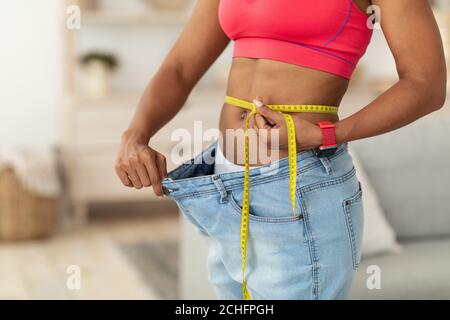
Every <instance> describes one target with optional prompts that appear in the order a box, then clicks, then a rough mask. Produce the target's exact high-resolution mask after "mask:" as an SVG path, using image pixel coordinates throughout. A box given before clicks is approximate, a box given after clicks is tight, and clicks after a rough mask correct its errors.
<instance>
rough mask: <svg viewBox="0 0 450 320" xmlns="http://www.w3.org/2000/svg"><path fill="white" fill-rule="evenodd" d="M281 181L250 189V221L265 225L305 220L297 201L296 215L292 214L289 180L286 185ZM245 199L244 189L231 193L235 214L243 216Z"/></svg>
mask: <svg viewBox="0 0 450 320" xmlns="http://www.w3.org/2000/svg"><path fill="white" fill-rule="evenodd" d="M283 180H285V179H283ZM280 181H282V180H280ZM280 181H271V182H267V183H265V184H260V185H256V186H251V187H250V205H249V220H251V221H258V222H265V223H289V222H296V221H299V220H301V219H303V214H302V212H301V209H300V206H299V204H298V201H296V202H297V203H296V207H297V208H296V212H295V214H294V213H293V212H292V205H291V201H290V198H289V189H288V181H287V179H286V181H285V182H286V183H280ZM243 198H244V192H243V190H242V189H238V190H232V191H231V192H230V197H229V199H230V203H231V206H232V208H233V211H234V213H237V214H239V215H241V214H242V203H243Z"/></svg>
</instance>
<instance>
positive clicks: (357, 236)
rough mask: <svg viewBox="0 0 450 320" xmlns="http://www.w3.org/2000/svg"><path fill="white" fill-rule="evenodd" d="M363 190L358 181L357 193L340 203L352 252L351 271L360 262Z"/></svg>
mask: <svg viewBox="0 0 450 320" xmlns="http://www.w3.org/2000/svg"><path fill="white" fill-rule="evenodd" d="M362 195H363V190H362V188H361V182H359V181H358V191H357V192H356V193H355V194H354V195H353V196H351V197H349V198H347V199H344V201H342V208H343V212H344V216H345V222H346V224H347V230H348V234H349V240H350V247H351V251H352V260H353V269H355V270H356V269H357V268H358V266H359V263H360V262H361V251H362V250H361V249H362V237H363V227H364V208H363V201H362Z"/></svg>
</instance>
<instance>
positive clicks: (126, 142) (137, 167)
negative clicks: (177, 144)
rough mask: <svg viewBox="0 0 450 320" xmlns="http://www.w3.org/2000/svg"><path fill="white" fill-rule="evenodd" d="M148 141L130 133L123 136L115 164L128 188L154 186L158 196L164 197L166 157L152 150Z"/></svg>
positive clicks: (117, 171)
mask: <svg viewBox="0 0 450 320" xmlns="http://www.w3.org/2000/svg"><path fill="white" fill-rule="evenodd" d="M146 140H147V139H144V138H142V137H139V135H136V134H132V133H129V132H125V133H124V134H123V136H122V142H121V145H120V149H119V154H118V156H117V160H116V164H115V170H116V174H117V176H118V177H119V178H120V180H121V181H122V184H123V185H125V186H127V187H130V188H136V189H141V188H142V187H150V186H152V188H153V192H154V193H155V194H156V195H157V196H163V190H162V186H161V180H162V179H163V178H165V177H166V176H167V163H166V157H165V156H164V155H162V154H161V153H159V152H157V151H156V150H154V149H152V148H150V147H149V146H148V142H145V141H146ZM147 141H148V140H147Z"/></svg>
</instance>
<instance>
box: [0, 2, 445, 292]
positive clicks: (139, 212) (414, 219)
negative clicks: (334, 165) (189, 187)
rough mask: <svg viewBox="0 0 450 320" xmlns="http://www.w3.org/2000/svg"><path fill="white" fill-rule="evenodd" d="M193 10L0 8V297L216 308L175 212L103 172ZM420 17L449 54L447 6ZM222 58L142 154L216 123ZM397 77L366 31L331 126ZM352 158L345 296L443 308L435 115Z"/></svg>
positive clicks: (112, 5)
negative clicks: (209, 304)
mask: <svg viewBox="0 0 450 320" xmlns="http://www.w3.org/2000/svg"><path fill="white" fill-rule="evenodd" d="M193 5H194V1H191V0H83V1H81V0H79V1H75V0H71V1H65V0H40V1H32V0H15V1H2V2H1V3H0V26H1V27H0V36H1V39H2V41H1V43H0V46H1V51H0V52H1V59H0V70H1V72H0V88H1V89H0V99H1V100H0V138H1V139H0V299H186V298H190V299H200V298H205V299H214V298H215V296H214V293H213V290H212V289H211V287H210V286H209V284H208V282H207V275H206V262H205V259H206V248H205V244H204V243H203V242H202V240H201V239H200V236H199V235H198V234H197V232H196V231H195V230H194V229H193V228H192V227H191V226H190V225H188V224H187V223H185V221H184V220H183V219H182V218H181V217H180V214H179V212H178V208H177V206H176V205H175V204H174V203H171V202H169V201H168V200H166V199H157V198H156V197H154V196H153V193H152V191H151V190H150V189H143V190H139V191H137V190H130V189H127V188H125V187H122V186H121V184H120V182H119V180H118V179H117V178H116V176H115V174H114V160H115V156H116V152H117V148H118V143H119V141H120V135H121V133H122V132H123V131H124V130H125V129H126V128H127V126H128V122H129V120H130V119H131V117H132V114H133V111H134V109H135V107H136V105H137V103H138V100H139V98H140V94H141V93H142V90H143V89H144V87H145V85H146V84H147V83H148V81H149V80H150V79H151V77H152V75H153V74H154V73H155V72H156V70H157V68H158V67H159V65H160V63H161V62H162V60H163V58H164V57H165V55H166V54H167V52H168V50H169V49H170V48H171V46H172V45H173V43H174V41H175V40H176V38H177V37H178V35H179V34H180V32H181V30H182V28H183V25H184V24H185V22H186V21H187V19H188V18H189V15H190V12H191V10H192V8H193ZM433 10H434V12H435V15H436V18H437V21H438V24H439V27H440V29H441V34H442V37H443V40H444V43H445V47H446V53H448V52H449V51H448V50H449V49H450V44H449V28H450V1H448V0H442V1H434V2H433ZM381 18H382V17H381ZM418 41H420V40H419V39H418ZM231 49H232V47H231V46H230V47H229V48H227V50H226V51H225V52H224V54H223V55H222V56H221V57H220V58H219V60H218V61H217V62H216V63H215V64H214V66H213V67H212V68H211V69H210V70H209V71H208V73H207V74H206V75H205V77H203V79H202V80H201V81H200V83H199V84H198V86H197V87H196V88H195V90H194V91H193V92H192V94H191V96H190V97H189V99H188V101H187V103H186V106H185V107H184V108H183V109H182V111H181V112H180V113H179V114H178V115H177V116H176V117H175V119H173V121H171V122H170V123H169V124H168V125H167V126H166V127H165V128H163V129H162V130H161V131H160V132H159V133H158V134H157V135H156V136H155V138H154V140H153V145H152V147H154V148H155V149H157V150H158V151H160V152H162V153H164V154H166V155H167V154H169V153H170V152H171V150H172V149H173V147H174V146H175V145H177V144H178V142H177V141H175V139H174V137H173V136H172V135H173V132H174V130H175V129H179V128H184V129H186V130H188V131H189V132H192V131H193V130H194V121H195V120H198V121H202V126H203V130H206V129H208V128H217V124H218V114H219V110H220V107H221V105H222V101H223V97H224V95H225V85H226V78H227V74H228V69H229V66H230V62H231V54H232V50H231ZM396 79H397V75H396V71H395V63H394V60H393V58H392V56H391V54H390V51H389V49H388V47H387V44H386V41H385V39H384V36H383V33H382V31H381V30H379V29H376V30H375V32H374V36H373V40H372V43H371V45H370V47H369V50H368V52H367V54H366V56H365V57H364V58H363V60H362V61H361V63H360V65H359V67H358V69H357V70H356V72H355V75H354V77H353V79H352V82H351V86H350V89H349V92H348V94H347V96H346V98H345V100H344V102H343V104H342V108H340V110H341V112H342V113H341V114H340V117H341V118H343V117H346V116H348V115H350V114H352V113H354V112H355V111H357V110H359V109H360V108H362V107H364V106H365V105H366V104H368V103H369V102H370V101H372V100H373V99H374V98H376V97H377V96H379V95H380V94H382V93H383V91H384V90H386V89H387V88H389V87H390V86H391V85H392V84H393V83H394V82H395V81H396ZM195 138H196V139H195V140H196V141H194V143H199V144H200V145H207V144H208V141H203V140H202V137H201V136H200V137H195ZM351 152H352V155H353V156H354V159H355V166H357V171H358V176H359V179H360V180H361V182H362V184H363V189H364V190H365V192H364V199H363V200H364V205H365V210H366V226H365V235H364V240H363V261H362V263H361V266H360V269H359V271H358V275H357V278H356V280H355V284H354V289H353V292H352V298H355V299H360V298H361V299H380V298H386V299H418V298H425V299H449V298H450V202H449V200H448V199H449V198H448V190H449V189H450V188H449V187H450V182H449V181H450V166H449V164H450V111H449V107H448V106H445V107H444V108H443V109H441V110H439V111H438V112H435V113H433V114H430V115H428V116H426V117H424V118H422V119H420V120H419V121H417V122H415V123H414V124H412V125H410V126H408V127H406V128H402V129H400V130H397V131H395V132H392V133H389V134H386V135H383V136H379V137H375V138H371V139H365V140H364V141H355V142H352V143H351ZM168 158H169V160H170V157H168ZM181 158H183V157H182V156H181ZM168 165H169V169H172V168H174V167H175V166H176V163H172V162H169V164H168Z"/></svg>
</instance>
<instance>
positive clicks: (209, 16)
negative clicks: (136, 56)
mask: <svg viewBox="0 0 450 320" xmlns="http://www.w3.org/2000/svg"><path fill="white" fill-rule="evenodd" d="M218 5H219V0H198V1H197V5H196V7H195V9H194V12H193V14H192V17H191V19H190V21H189V22H188V24H187V25H186V27H185V29H184V31H183V33H182V34H181V35H180V37H179V38H178V40H177V42H176V43H175V45H174V46H173V48H172V50H171V51H170V53H169V54H168V55H167V57H166V58H165V60H164V62H163V64H162V65H161V67H160V69H159V70H158V72H157V73H156V74H155V76H154V77H153V78H152V80H151V81H150V83H149V84H148V86H147V88H146V90H145V91H144V93H143V95H142V98H141V101H140V103H139V105H138V108H137V110H136V112H135V114H134V117H133V120H132V122H131V124H130V125H129V128H128V129H127V130H126V131H125V132H124V133H123V135H122V141H121V146H120V150H119V154H118V157H117V160H116V165H115V169H116V174H117V175H118V176H119V178H120V180H121V181H122V183H123V184H124V185H125V186H128V187H134V188H136V189H141V188H142V187H149V186H150V185H151V186H152V188H153V191H154V192H155V194H156V195H158V196H162V195H163V192H162V187H161V182H160V181H161V179H162V178H163V177H165V176H166V175H167V166H166V158H165V157H164V155H162V154H161V153H159V152H157V151H156V150H154V149H153V148H151V147H149V146H148V144H149V140H150V138H151V137H152V136H153V135H154V134H155V133H156V132H157V131H158V130H159V129H161V128H162V127H163V126H164V125H165V124H167V123H168V122H169V121H170V120H171V119H172V118H173V117H174V116H175V115H176V114H177V113H178V111H180V109H181V107H182V106H183V105H184V103H185V101H186V99H187V97H188V96H189V93H190V92H191V90H192V88H193V87H194V86H195V85H196V83H197V82H198V81H199V79H200V78H201V77H202V76H203V74H204V73H205V72H206V71H207V70H208V68H209V67H210V66H211V65H212V64H213V62H214V61H215V60H216V59H217V58H218V56H219V55H220V54H221V53H222V52H223V50H224V49H225V48H226V46H227V45H228V43H229V41H230V40H229V39H228V38H227V37H226V35H225V34H224V33H223V31H222V30H221V29H220V25H219V21H218V17H217V11H218Z"/></svg>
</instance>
